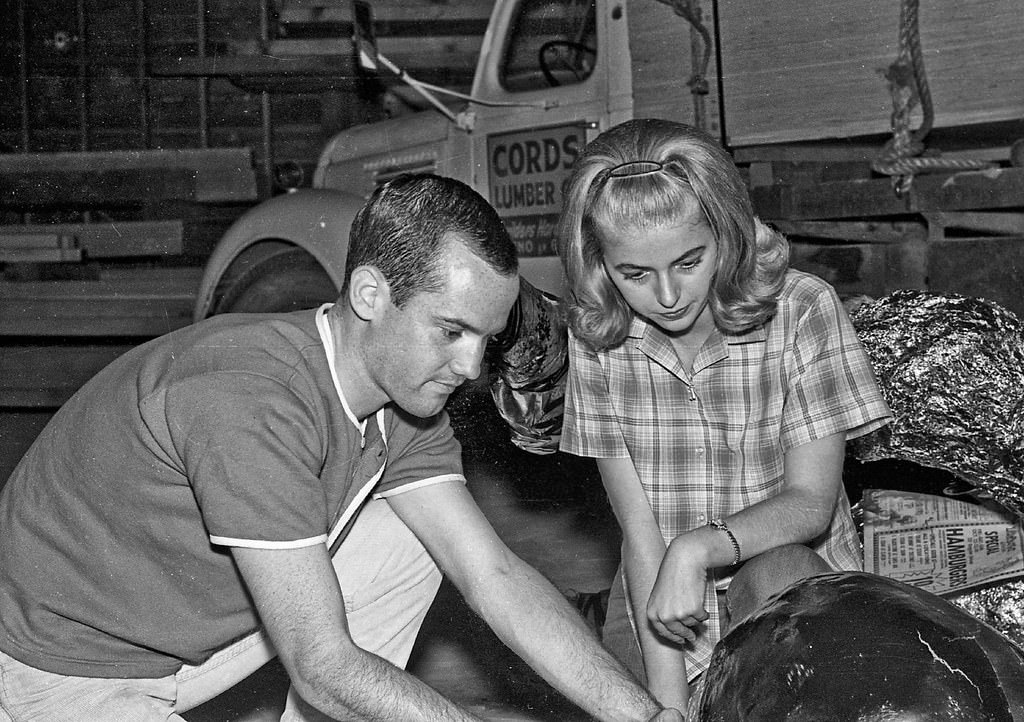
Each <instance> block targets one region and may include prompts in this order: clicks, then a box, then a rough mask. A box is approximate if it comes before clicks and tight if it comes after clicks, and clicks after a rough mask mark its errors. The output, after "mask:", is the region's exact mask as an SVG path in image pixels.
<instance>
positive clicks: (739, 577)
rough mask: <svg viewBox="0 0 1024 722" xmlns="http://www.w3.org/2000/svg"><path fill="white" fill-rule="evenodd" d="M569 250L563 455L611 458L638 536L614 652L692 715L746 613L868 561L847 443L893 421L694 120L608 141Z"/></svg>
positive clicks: (611, 484)
mask: <svg viewBox="0 0 1024 722" xmlns="http://www.w3.org/2000/svg"><path fill="white" fill-rule="evenodd" d="M559 253H560V256H561V259H562V262H563V265H564V268H565V271H566V275H567V278H568V282H569V290H570V293H569V298H568V303H567V306H568V311H569V326H570V371H569V382H568V390H567V394H566V410H565V424H564V428H563V435H562V441H561V448H562V449H563V450H564V451H568V452H571V453H574V454H578V455H581V456H589V457H595V458H596V459H597V465H598V468H599V469H600V472H601V476H602V480H603V482H604V485H605V488H606V490H607V493H608V496H609V499H610V501H611V504H612V508H613V509H614V511H615V514H616V516H617V518H618V520H619V524H620V526H621V527H622V532H623V544H622V569H621V571H622V574H620V575H619V580H617V581H621V582H623V585H624V592H623V591H622V590H621V589H619V585H618V584H616V586H615V587H613V593H612V599H611V601H610V603H609V610H608V613H609V616H608V621H607V622H606V626H605V632H606V636H605V639H606V643H607V644H608V645H609V646H611V647H612V648H613V650H614V651H615V652H616V653H618V654H619V655H620V657H622V658H623V659H624V660H625V661H627V662H629V661H632V662H633V665H634V668H635V669H636V671H637V672H643V673H645V675H646V679H647V683H648V685H649V686H650V688H651V690H652V691H653V692H654V693H655V695H656V696H658V698H659V700H660V701H661V702H662V703H663V704H665V705H668V706H672V707H677V708H680V709H685V708H686V704H687V699H688V695H689V691H688V685H687V682H688V681H689V682H691V683H692V682H694V681H695V680H696V679H697V678H698V677H699V675H700V674H701V673H702V672H703V671H704V670H705V669H706V668H707V665H708V661H709V659H710V655H711V650H712V647H713V646H714V644H715V642H716V641H717V640H718V638H719V637H720V636H721V634H722V633H723V631H724V629H725V628H726V627H727V626H728V624H729V620H730V619H731V622H732V623H736V622H738V621H739V620H741V619H742V618H743V617H745V616H746V615H747V614H749V613H750V612H751V611H753V610H754V609H755V608H756V607H757V606H758V605H759V604H760V603H761V602H762V601H764V599H765V598H766V597H767V596H768V595H770V594H772V593H774V592H776V591H779V590H781V589H782V588H784V587H786V586H788V585H789V584H790V583H791V582H793V581H796V580H797V579H800V578H802V577H805V576H809V575H811V574H816V573H823V572H828V571H831V570H833V569H837V570H838V569H859V568H860V567H861V554H860V547H859V543H858V539H857V534H856V530H855V528H854V525H853V521H852V519H851V517H850V506H849V502H848V500H847V498H846V495H845V493H844V489H843V485H842V478H841V477H842V466H843V457H844V449H845V442H846V440H847V439H849V438H853V437H855V436H858V435H860V434H864V433H867V432H869V431H871V430H873V429H876V428H878V427H879V426H882V425H883V424H885V423H887V422H888V420H889V410H888V408H887V407H886V405H885V402H884V401H883V399H882V397H881V394H880V393H879V391H878V388H877V385H876V383H875V379H874V375H873V373H872V370H871V367H870V364H869V362H868V359H867V356H866V355H865V353H864V351H863V349H862V348H861V345H860V343H859V342H858V340H857V337H856V335H855V334H854V330H853V327H852V325H851V324H850V321H849V319H848V317H847V315H846V313H845V311H844V309H843V307H842V305H841V303H840V301H839V299H838V297H837V296H836V293H835V291H834V290H833V289H832V287H831V286H829V285H828V284H827V283H825V282H824V281H822V280H820V279H818V278H816V277H814V276H811V275H808V274H805V273H800V272H798V271H795V270H790V269H788V243H787V241H786V240H785V238H783V237H782V236H781V235H780V234H778V233H776V232H774V231H772V230H771V229H769V228H768V227H767V226H766V225H764V224H763V223H762V222H761V221H759V220H758V219H757V218H756V217H755V216H754V214H753V210H752V207H751V205H750V200H749V196H748V193H747V190H746V187H745V185H744V183H743V180H742V178H741V177H740V175H739V172H738V171H737V169H736V167H735V165H734V164H733V162H732V160H731V158H730V157H729V156H728V155H727V154H726V153H725V152H724V151H723V150H722V148H721V147H719V146H718V145H717V143H716V142H715V141H714V140H713V139H712V138H710V137H709V136H707V135H705V134H704V133H702V132H700V131H698V130H696V129H694V128H691V127H689V126H686V125H682V124H678V123H672V122H668V121H661V120H634V121H629V122H626V123H623V124H622V125H619V126H616V127H614V128H612V129H610V130H608V131H606V132H605V133H603V134H602V135H600V136H599V137H598V138H597V139H596V140H594V141H593V142H592V143H590V144H589V145H588V146H587V147H586V149H585V150H584V152H583V153H582V155H581V157H580V158H579V160H578V161H577V164H576V166H575V168H574V171H573V174H572V176H571V178H570V179H569V181H568V183H567V186H566V198H565V208H564V211H563V216H562V220H561V228H560V248H559ZM725 589H728V590H729V592H728V594H724V593H723V592H724V590H725ZM716 592H717V593H716ZM720 593H721V596H722V597H723V598H722V600H721V601H722V610H721V611H722V613H720V609H719V596H720ZM627 618H628V621H627ZM623 631H625V634H623V633H622V632H623ZM638 652H639V653H640V654H638ZM641 658H642V663H638V662H637V660H639V659H641ZM638 667H642V668H638Z"/></svg>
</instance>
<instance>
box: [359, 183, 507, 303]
mask: <svg viewBox="0 0 1024 722" xmlns="http://www.w3.org/2000/svg"><path fill="white" fill-rule="evenodd" d="M449 240H454V241H457V242H459V243H462V244H463V245H465V246H466V247H467V248H468V249H469V250H470V252H472V253H473V254H474V255H476V256H478V257H479V258H481V259H483V260H484V261H486V262H487V264H488V265H489V266H490V267H491V268H492V269H494V271H496V272H497V273H498V274H499V275H502V276H506V277H507V276H511V275H513V274H514V273H515V272H516V271H517V270H518V268H519V261H518V259H517V256H516V248H515V244H514V243H513V242H512V239H511V238H510V237H509V235H508V231H506V230H505V226H504V224H503V223H502V222H501V218H500V217H499V216H498V213H497V211H495V210H494V208H492V207H491V205H490V204H489V203H488V202H487V201H486V200H485V199H484V198H483V197H482V196H481V195H480V194H479V193H477V192H476V191H475V190H473V189H472V188H470V187H469V186H468V185H466V184H465V183H462V182H460V181H457V180H455V179H454V178H444V177H441V176H437V175H432V174H408V173H407V174H403V175H400V176H397V177H396V178H394V179H392V180H390V181H388V182H387V183H385V184H384V185H382V186H379V187H378V188H377V189H375V190H374V192H373V194H372V195H371V196H370V199H369V200H368V201H367V203H366V205H364V206H363V207H362V209H360V211H359V213H357V214H356V217H355V219H354V220H353V221H352V230H351V232H350V233H349V248H348V258H347V260H346V263H345V283H344V285H343V287H342V294H343V295H344V294H345V293H346V292H347V291H348V285H349V279H350V278H351V275H352V271H353V270H354V269H355V268H356V267H358V266H362V265H369V266H375V267H376V268H377V269H378V270H380V272H381V273H382V274H383V275H384V277H385V278H386V279H387V281H388V285H389V287H390V291H391V302H392V303H394V304H395V305H396V306H397V307H399V308H401V307H402V306H404V305H405V303H406V302H408V300H409V299H410V298H412V297H413V296H414V295H415V294H417V293H420V292H422V291H434V292H436V291H440V290H441V289H442V288H443V286H444V278H445V276H444V273H443V270H442V269H441V268H440V267H439V266H438V259H439V258H440V257H441V252H442V250H443V247H444V244H445V243H446V242H447V241H449Z"/></svg>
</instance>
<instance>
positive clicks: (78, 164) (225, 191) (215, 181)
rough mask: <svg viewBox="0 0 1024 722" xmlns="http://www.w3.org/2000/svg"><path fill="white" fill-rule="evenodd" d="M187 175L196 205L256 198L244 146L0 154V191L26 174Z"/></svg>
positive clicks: (248, 152)
mask: <svg viewBox="0 0 1024 722" xmlns="http://www.w3.org/2000/svg"><path fill="white" fill-rule="evenodd" d="M55 171H60V172H62V173H83V172H121V173H124V172H129V171H131V172H140V173H144V174H145V173H149V172H150V171H156V172H157V173H158V174H159V173H172V172H175V171H188V172H190V173H191V176H190V177H191V178H192V183H193V186H194V191H193V195H194V200H196V201H198V202H201V203H218V202H224V203H229V202H242V201H254V200H257V194H256V173H255V170H254V167H253V159H252V150H251V149H250V148H208V149H181V150H178V149H170V150H124V151H83V152H60V153H6V154H0V183H3V184H4V185H0V189H3V188H4V187H5V186H6V183H7V181H6V179H7V178H8V177H16V176H17V175H18V174H26V173H52V172H55Z"/></svg>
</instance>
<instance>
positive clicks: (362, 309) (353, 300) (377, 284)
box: [348, 265, 391, 321]
mask: <svg viewBox="0 0 1024 722" xmlns="http://www.w3.org/2000/svg"><path fill="white" fill-rule="evenodd" d="M390 299H391V289H390V288H389V286H388V282H387V279H385V278H384V274H383V273H381V272H380V270H379V269H378V268H377V267H376V266H369V265H367V266H357V267H356V268H355V269H353V271H352V276H351V278H350V279H349V288H348V302H349V305H350V306H351V307H352V311H353V312H354V313H355V314H356V316H358V317H359V318H361V319H363V320H364V321H370V320H372V319H373V318H374V317H375V316H376V315H378V314H380V313H381V312H382V311H383V309H384V307H385V306H386V305H387V304H388V302H389V301H390Z"/></svg>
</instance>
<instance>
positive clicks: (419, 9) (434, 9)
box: [277, 0, 494, 25]
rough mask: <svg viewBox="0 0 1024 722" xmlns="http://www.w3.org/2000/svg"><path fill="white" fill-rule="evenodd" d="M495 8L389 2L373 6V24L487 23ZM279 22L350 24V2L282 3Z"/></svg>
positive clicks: (487, 0)
mask: <svg viewBox="0 0 1024 722" xmlns="http://www.w3.org/2000/svg"><path fill="white" fill-rule="evenodd" d="M493 9H494V0H454V1H453V2H443V3H441V2H436V1H435V0H388V2H385V3H373V19H374V22H375V24H376V23H380V24H387V23H391V22H406V21H410V20H419V21H423V22H429V21H437V20H440V21H449V20H451V21H461V20H473V21H477V22H479V21H483V22H484V23H486V22H487V21H488V19H489V18H490V16H491V11H492V10H493ZM277 17H278V21H279V22H280V23H282V24H285V25H287V24H289V23H319V22H322V23H340V22H344V23H350V22H352V3H351V0H283V1H282V2H281V3H280V7H279V9H278V12H277Z"/></svg>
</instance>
